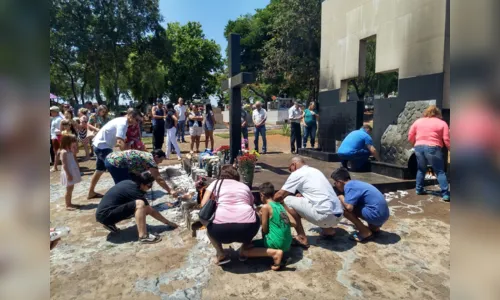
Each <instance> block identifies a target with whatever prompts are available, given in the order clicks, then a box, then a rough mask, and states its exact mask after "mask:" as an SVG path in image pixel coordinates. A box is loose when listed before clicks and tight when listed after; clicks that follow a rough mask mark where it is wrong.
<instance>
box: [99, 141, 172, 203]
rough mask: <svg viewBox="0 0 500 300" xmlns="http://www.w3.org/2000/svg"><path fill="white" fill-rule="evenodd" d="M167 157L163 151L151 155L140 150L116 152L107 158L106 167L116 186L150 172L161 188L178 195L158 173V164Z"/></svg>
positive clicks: (156, 151)
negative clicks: (135, 176)
mask: <svg viewBox="0 0 500 300" xmlns="http://www.w3.org/2000/svg"><path fill="white" fill-rule="evenodd" d="M165 156H166V155H165V152H163V150H161V149H156V150H153V151H151V153H149V152H144V151H140V150H125V151H115V152H112V153H110V154H109V155H108V156H106V159H105V161H104V165H105V166H106V169H107V170H108V171H109V173H110V174H111V177H113V180H114V182H115V184H118V183H119V182H121V181H124V180H128V179H131V178H132V177H133V176H134V175H137V174H141V173H143V172H145V171H149V172H150V173H151V175H152V176H153V178H154V179H155V181H156V183H158V185H159V186H161V187H162V188H163V189H164V190H165V191H167V192H168V193H170V194H172V195H176V193H175V192H174V191H173V190H172V189H171V188H170V187H169V186H168V185H167V183H166V182H165V179H163V178H162V177H161V175H160V172H159V171H158V164H161V163H162V162H163V159H165Z"/></svg>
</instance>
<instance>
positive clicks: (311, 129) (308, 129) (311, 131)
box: [302, 123, 318, 148]
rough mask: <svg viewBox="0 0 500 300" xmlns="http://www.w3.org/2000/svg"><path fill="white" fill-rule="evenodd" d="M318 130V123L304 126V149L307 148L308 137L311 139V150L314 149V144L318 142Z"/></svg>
mask: <svg viewBox="0 0 500 300" xmlns="http://www.w3.org/2000/svg"><path fill="white" fill-rule="evenodd" d="M316 129H318V125H316V123H314V124H312V125H308V126H304V137H303V139H302V148H306V146H307V138H308V137H310V138H311V148H314V144H315V142H316Z"/></svg>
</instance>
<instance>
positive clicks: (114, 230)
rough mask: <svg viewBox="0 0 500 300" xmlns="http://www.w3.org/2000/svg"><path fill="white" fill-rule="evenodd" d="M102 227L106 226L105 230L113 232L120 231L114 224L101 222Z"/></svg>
mask: <svg viewBox="0 0 500 300" xmlns="http://www.w3.org/2000/svg"><path fill="white" fill-rule="evenodd" d="M102 227H104V228H106V229H107V230H109V231H111V232H113V233H116V232H118V231H120V229H119V228H118V227H116V225H104V224H103V225H102Z"/></svg>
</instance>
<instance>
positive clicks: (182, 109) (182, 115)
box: [174, 104, 187, 121]
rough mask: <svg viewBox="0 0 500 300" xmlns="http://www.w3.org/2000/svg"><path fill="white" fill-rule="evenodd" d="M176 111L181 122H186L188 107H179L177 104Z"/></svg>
mask: <svg viewBox="0 0 500 300" xmlns="http://www.w3.org/2000/svg"><path fill="white" fill-rule="evenodd" d="M174 109H175V111H176V112H177V114H178V115H179V121H185V120H186V109H187V107H186V105H182V106H181V105H179V104H177V105H176V106H175V107H174Z"/></svg>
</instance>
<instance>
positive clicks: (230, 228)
mask: <svg viewBox="0 0 500 300" xmlns="http://www.w3.org/2000/svg"><path fill="white" fill-rule="evenodd" d="M259 228H260V219H259V218H258V217H256V218H255V222H253V223H225V224H214V223H211V224H210V225H208V227H207V231H208V234H209V235H210V236H211V237H212V238H213V239H215V240H216V241H218V242H219V243H221V244H231V243H243V244H249V243H250V242H252V239H253V237H254V236H255V235H256V234H257V232H258V231H259Z"/></svg>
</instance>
